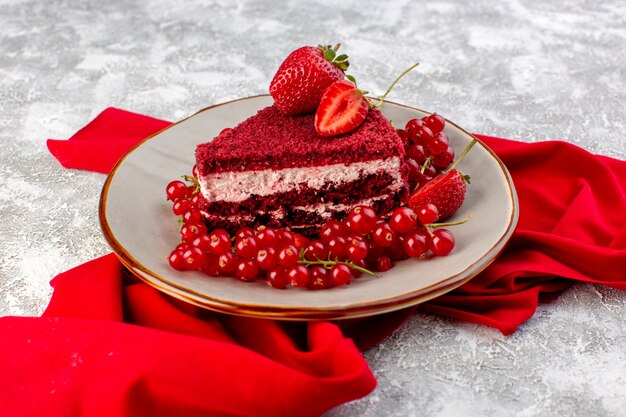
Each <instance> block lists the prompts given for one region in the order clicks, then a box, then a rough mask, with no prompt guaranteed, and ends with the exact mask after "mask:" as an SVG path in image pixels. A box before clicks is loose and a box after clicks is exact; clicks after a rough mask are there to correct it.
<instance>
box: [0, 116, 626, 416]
mask: <svg viewBox="0 0 626 417" xmlns="http://www.w3.org/2000/svg"><path fill="white" fill-rule="evenodd" d="M168 124H169V123H168V122H164V121H161V120H156V119H152V118H149V117H146V116H141V115H137V114H133V113H129V112H125V111H122V110H117V109H107V110H106V111H104V112H103V113H101V114H100V115H99V116H98V117H97V118H96V119H95V120H94V121H93V122H92V123H90V124H89V125H87V126H86V127H85V128H84V129H82V130H80V131H79V132H78V133H77V134H76V135H75V136H74V137H72V138H71V139H70V140H69V141H55V140H50V141H48V147H49V149H50V151H51V152H52V153H53V155H55V157H56V158H57V159H58V160H59V161H60V162H61V163H62V164H63V166H65V167H68V168H80V169H88V170H94V171H99V172H105V173H106V172H108V171H109V170H110V169H111V168H112V167H113V165H114V164H115V162H116V161H117V160H118V159H119V157H120V156H121V155H122V154H123V153H124V152H125V151H127V150H128V149H130V148H131V147H132V146H134V145H135V144H136V143H138V142H139V141H140V140H141V139H143V138H144V137H146V136H149V135H151V134H153V133H155V132H157V131H159V130H161V129H163V128H164V127H166V126H167V125H168ZM479 138H480V139H481V140H483V141H484V142H485V143H486V144H487V145H488V146H490V147H491V148H492V149H493V150H494V151H495V152H496V153H497V154H498V155H499V156H500V158H501V159H502V160H503V161H504V163H505V164H506V165H507V167H508V168H509V170H510V172H511V174H512V176H513V180H514V183H515V186H516V188H517V191H518V195H519V200H520V221H519V225H518V227H517V229H516V231H515V234H514V236H513V238H512V239H511V242H510V244H509V245H508V246H507V248H506V249H505V251H504V252H503V253H502V254H501V256H500V257H499V258H498V259H497V260H496V261H495V262H494V263H493V264H492V265H491V266H490V267H489V268H487V269H486V270H485V271H484V272H483V273H481V274H480V275H479V276H477V277H476V278H474V279H473V280H471V281H470V282H468V283H467V284H465V285H463V286H462V287H460V288H459V289H457V290H455V291H453V292H451V293H449V294H447V295H445V296H442V297H439V298H437V299H436V300H433V301H431V302H429V303H427V304H424V305H422V306H420V307H419V308H420V309H421V310H423V311H427V312H431V313H435V314H441V315H444V316H448V317H454V318H457V319H460V320H465V321H471V322H475V323H482V324H486V325H489V326H493V327H496V328H498V329H500V330H501V331H502V332H503V333H505V334H508V333H511V332H513V331H514V330H515V328H516V327H517V326H518V325H519V324H521V323H523V322H524V321H525V320H526V319H528V318H529V317H530V316H531V315H532V314H533V313H534V311H535V309H536V306H537V303H538V301H539V299H540V298H542V297H550V296H552V295H554V294H558V292H560V291H561V290H563V289H564V288H566V287H567V286H569V285H571V283H572V282H573V280H578V281H585V282H594V283H601V284H605V285H609V286H612V287H614V288H620V289H625V290H626V182H625V180H624V178H626V162H623V161H618V160H615V159H611V158H606V157H602V156H597V155H592V154H590V153H588V152H586V151H584V150H582V149H580V148H577V147H575V146H572V145H569V144H567V143H564V142H543V143H537V144H526V143H520V142H514V141H510V140H504V139H497V138H491V137H487V136H479ZM598 265H602V266H603V267H602V268H598ZM52 284H53V286H54V289H55V290H54V294H53V297H52V300H51V301H50V304H49V306H48V309H47V310H46V312H45V313H44V315H43V317H41V318H20V317H6V318H2V319H0V340H3V341H10V342H9V343H6V342H5V343H2V344H0V380H2V381H10V383H8V384H7V383H0V385H2V386H3V387H2V388H3V389H0V406H2V409H3V410H4V411H7V410H9V411H10V414H12V415H31V414H41V413H42V412H43V410H46V412H45V413H46V415H78V416H82V415H122V416H126V415H128V416H130V415H133V416H136V415H157V416H158V415H184V416H195V415H212V416H213V415H220V416H222V415H223V416H264V415H267V416H280V415H300V416H308V415H311V416H313V415H318V414H320V413H322V412H324V411H325V410H328V409H330V408H332V407H333V406H335V405H338V404H340V403H342V402H346V401H349V400H351V399H355V398H358V397H361V396H363V395H366V394H367V393H368V392H370V391H371V390H372V389H373V388H374V386H375V381H374V379H373V376H372V374H371V372H370V370H369V369H368V367H367V365H366V363H365V362H364V360H363V358H362V357H361V355H360V354H359V353H358V350H357V349H356V347H355V346H354V344H353V343H352V342H351V341H350V340H349V339H347V338H346V337H351V338H353V339H354V341H355V342H356V344H357V345H358V346H359V347H360V348H362V349H365V348H367V347H369V346H372V345H373V344H375V343H377V342H378V341H380V340H381V339H382V338H384V337H385V336H387V335H388V334H389V333H391V332H392V331H393V330H394V329H396V328H397V326H399V325H400V324H401V323H402V322H403V321H404V320H405V319H406V317H408V316H409V315H410V314H412V312H413V311H414V309H405V310H401V311H398V312H394V313H388V314H384V315H379V316H375V317H371V318H366V319H359V320H351V321H344V322H340V323H339V325H340V326H341V330H340V328H339V327H338V326H337V325H335V324H331V323H323V322H312V323H306V324H305V323H278V322H275V321H271V320H260V319H250V318H241V317H232V316H226V315H221V314H217V313H211V312H208V311H204V310H200V309H197V308H195V307H192V306H189V305H187V304H183V303H181V302H178V301H176V300H173V299H171V298H170V297H168V296H165V295H163V294H161V293H159V292H158V291H157V290H155V289H153V288H151V287H149V286H148V285H146V284H143V283H140V282H137V281H135V280H133V279H132V278H131V277H130V276H128V274H126V275H125V271H124V269H123V267H122V266H121V264H120V263H119V262H118V261H117V259H116V258H115V257H114V256H113V255H107V256H105V257H102V258H99V259H96V260H94V261H91V262H89V263H87V264H84V265H82V266H80V267H77V268H75V269H73V270H71V271H68V272H66V273H63V274H61V275H59V276H57V277H56V278H55V279H54V280H53V282H52ZM342 331H343V334H342Z"/></svg>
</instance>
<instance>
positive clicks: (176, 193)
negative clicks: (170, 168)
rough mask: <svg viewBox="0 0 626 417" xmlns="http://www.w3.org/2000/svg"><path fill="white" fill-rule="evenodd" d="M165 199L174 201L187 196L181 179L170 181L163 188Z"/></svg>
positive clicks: (185, 186)
mask: <svg viewBox="0 0 626 417" xmlns="http://www.w3.org/2000/svg"><path fill="white" fill-rule="evenodd" d="M165 193H166V194H167V199H168V200H172V201H176V200H178V199H179V198H185V197H186V196H187V185H185V183H184V182H182V181H172V182H170V183H169V184H167V187H166V188H165Z"/></svg>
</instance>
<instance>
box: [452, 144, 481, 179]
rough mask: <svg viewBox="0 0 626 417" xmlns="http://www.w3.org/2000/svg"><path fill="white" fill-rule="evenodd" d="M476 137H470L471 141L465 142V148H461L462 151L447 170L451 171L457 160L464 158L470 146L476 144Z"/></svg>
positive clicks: (457, 162)
mask: <svg viewBox="0 0 626 417" xmlns="http://www.w3.org/2000/svg"><path fill="white" fill-rule="evenodd" d="M476 142H477V141H476V139H475V138H474V139H472V141H471V142H470V143H468V144H467V146H466V147H465V149H463V151H462V152H461V155H459V157H458V158H457V159H456V161H454V162H453V163H452V165H450V168H449V169H448V171H452V170H453V169H454V168H455V167H456V166H457V165H458V164H459V162H461V160H462V159H463V158H465V155H467V153H468V152H469V151H470V149H472V147H473V146H474V145H476Z"/></svg>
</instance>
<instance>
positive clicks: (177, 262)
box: [167, 249, 185, 271]
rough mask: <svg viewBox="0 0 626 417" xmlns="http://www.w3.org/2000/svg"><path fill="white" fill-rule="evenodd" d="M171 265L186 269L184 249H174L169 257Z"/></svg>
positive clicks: (182, 269) (180, 269)
mask: <svg viewBox="0 0 626 417" xmlns="http://www.w3.org/2000/svg"><path fill="white" fill-rule="evenodd" d="M167 261H168V262H169V264H170V266H171V267H172V268H174V269H175V270H177V271H184V270H185V261H184V260H183V251H180V250H176V249H174V250H173V251H172V253H170V256H168V257H167Z"/></svg>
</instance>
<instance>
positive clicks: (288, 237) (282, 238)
mask: <svg viewBox="0 0 626 417" xmlns="http://www.w3.org/2000/svg"><path fill="white" fill-rule="evenodd" d="M277 235H278V245H279V246H281V247H282V246H287V245H294V244H295V243H296V237H295V236H294V234H293V233H292V232H290V231H289V230H285V229H280V230H279V231H278V232H277ZM294 246H295V245H294Z"/></svg>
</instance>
